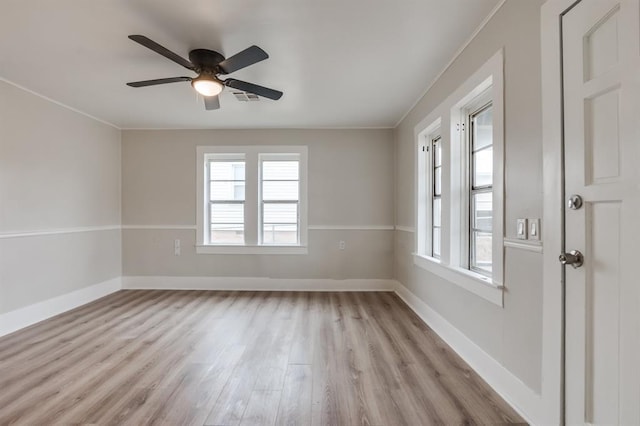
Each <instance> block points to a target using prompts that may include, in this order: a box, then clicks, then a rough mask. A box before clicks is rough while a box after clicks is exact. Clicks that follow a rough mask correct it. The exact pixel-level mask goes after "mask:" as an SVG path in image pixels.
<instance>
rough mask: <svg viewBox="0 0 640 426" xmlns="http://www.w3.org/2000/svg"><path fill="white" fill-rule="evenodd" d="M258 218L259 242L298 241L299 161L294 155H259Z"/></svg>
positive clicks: (281, 242)
mask: <svg viewBox="0 0 640 426" xmlns="http://www.w3.org/2000/svg"><path fill="white" fill-rule="evenodd" d="M260 164H261V167H260V171H261V172H262V176H261V192H260V193H261V197H260V199H261V203H262V206H261V207H262V210H261V215H260V218H261V221H260V230H261V232H260V234H261V238H262V243H263V244H298V241H299V235H298V229H299V222H300V220H299V219H300V218H299V211H300V190H299V188H300V161H299V160H298V159H297V156H295V155H294V156H292V155H286V154H284V155H282V154H280V155H278V154H275V155H274V154H267V155H261V161H260Z"/></svg>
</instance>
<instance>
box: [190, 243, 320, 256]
mask: <svg viewBox="0 0 640 426" xmlns="http://www.w3.org/2000/svg"><path fill="white" fill-rule="evenodd" d="M196 253H197V254H308V249H307V246H243V245H199V246H196Z"/></svg>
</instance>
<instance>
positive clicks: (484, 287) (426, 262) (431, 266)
mask: <svg viewBox="0 0 640 426" xmlns="http://www.w3.org/2000/svg"><path fill="white" fill-rule="evenodd" d="M413 263H414V264H415V265H416V266H418V267H419V268H422V269H424V270H425V271H428V272H431V273H432V274H435V275H437V276H439V277H440V278H444V279H445V280H447V281H448V282H450V283H452V284H455V285H457V286H459V287H462V288H463V289H465V290H467V291H468V292H470V293H473V294H475V295H476V296H478V297H481V298H483V299H485V300H487V301H489V302H491V303H493V304H494V305H498V306H500V307H503V306H504V297H503V289H504V287H503V286H502V285H499V284H496V283H494V282H493V281H492V280H491V278H488V277H485V276H484V275H481V274H477V273H475V272H473V271H469V270H468V269H463V268H456V267H454V266H451V265H446V264H444V263H441V262H440V260H438V259H434V258H432V257H428V256H423V255H420V254H414V255H413Z"/></svg>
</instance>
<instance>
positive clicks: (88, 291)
mask: <svg viewBox="0 0 640 426" xmlns="http://www.w3.org/2000/svg"><path fill="white" fill-rule="evenodd" d="M121 288H122V282H121V279H120V277H117V278H113V279H110V280H107V281H103V282H101V283H98V284H94V285H91V286H89V287H85V288H82V289H80V290H76V291H73V292H71V293H67V294H63V295H62V296H57V297H54V298H52V299H49V300H45V301H42V302H38V303H35V304H33V305H29V306H25V307H24V308H20V309H16V310H15V311H11V312H7V313H5V314H2V315H0V336H4V335H6V334H9V333H13V332H14V331H18V330H20V329H22V328H25V327H28V326H30V325H33V324H35V323H37V322H40V321H44V320H46V319H48V318H51V317H54V316H56V315H59V314H61V313H63V312H66V311H70V310H71V309H74V308H77V307H78V306H81V305H85V304H87V303H89V302H93V301H94V300H96V299H99V298H101V297H104V296H106V295H108V294H111V293H114V292H116V291H118V290H120V289H121Z"/></svg>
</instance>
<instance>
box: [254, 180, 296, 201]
mask: <svg viewBox="0 0 640 426" xmlns="http://www.w3.org/2000/svg"><path fill="white" fill-rule="evenodd" d="M262 199H263V200H265V201H269V200H283V201H288V200H298V182H297V181H294V182H266V181H265V182H262Z"/></svg>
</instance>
